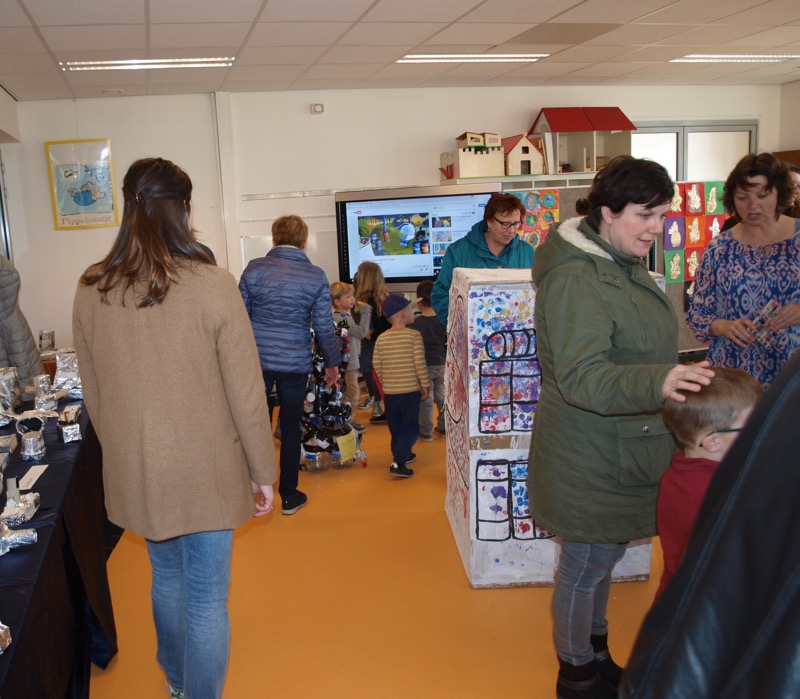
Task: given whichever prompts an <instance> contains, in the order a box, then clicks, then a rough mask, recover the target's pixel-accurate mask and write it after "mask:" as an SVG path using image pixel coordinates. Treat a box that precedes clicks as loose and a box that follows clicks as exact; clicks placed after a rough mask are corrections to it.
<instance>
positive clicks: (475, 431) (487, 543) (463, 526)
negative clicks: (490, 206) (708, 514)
mask: <svg viewBox="0 0 800 699" xmlns="http://www.w3.org/2000/svg"><path fill="white" fill-rule="evenodd" d="M534 303H535V292H534V291H533V288H532V286H531V281H530V270H528V269H462V268H457V269H455V270H454V272H453V283H452V286H451V288H450V312H449V319H448V332H447V339H448V348H447V368H446V380H445V386H446V426H447V464H446V469H447V494H446V502H445V510H446V512H447V517H448V520H449V521H450V526H451V528H452V530H453V536H454V537H455V540H456V545H457V546H458V550H459V553H460V555H461V559H462V561H463V564H464V568H465V570H466V573H467V578H468V579H469V582H470V584H471V585H472V586H473V587H505V586H512V585H546V584H551V583H552V582H553V580H554V575H555V569H556V564H557V558H558V551H559V546H558V544H557V541H556V540H555V539H554V538H553V537H552V535H551V534H550V533H549V532H547V531H544V530H543V529H542V528H541V527H540V526H538V525H537V524H536V522H534V521H533V520H532V519H531V514H530V507H529V501H528V483H527V478H528V447H529V445H530V437H531V430H532V428H533V421H534V419H535V414H536V407H537V404H538V400H539V390H540V388H541V369H540V367H539V360H538V356H537V352H536V330H535V328H534V327H533V309H534ZM649 571H650V544H649V540H648V541H645V542H633V543H632V544H631V546H630V547H629V549H628V551H627V553H626V555H625V557H624V558H623V559H622V560H621V561H620V562H619V564H618V565H617V567H616V568H615V569H614V577H613V579H614V580H644V579H647V576H648V574H649Z"/></svg>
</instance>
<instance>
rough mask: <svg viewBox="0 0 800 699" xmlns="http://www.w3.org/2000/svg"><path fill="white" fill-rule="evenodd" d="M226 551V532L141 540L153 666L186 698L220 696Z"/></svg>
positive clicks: (226, 632)
mask: <svg viewBox="0 0 800 699" xmlns="http://www.w3.org/2000/svg"><path fill="white" fill-rule="evenodd" d="M232 547H233V530H232V529H226V530H223V531H218V532H199V533H198V534H187V535H185V536H178V537H176V538H174V539H166V540H165V541H149V540H148V541H147V553H148V554H149V555H150V564H151V565H152V567H153V584H152V589H151V597H152V600H153V618H154V620H155V624H156V637H157V639H158V654H157V658H158V663H159V665H161V667H162V668H163V670H164V672H165V674H166V675H167V681H168V682H169V683H170V684H171V685H172V686H173V688H175V689H183V690H184V692H185V694H186V699H220V697H222V687H223V685H224V684H225V673H226V672H227V669H228V652H229V649H230V640H231V627H230V622H229V620H228V588H229V587H230V580H231V549H232Z"/></svg>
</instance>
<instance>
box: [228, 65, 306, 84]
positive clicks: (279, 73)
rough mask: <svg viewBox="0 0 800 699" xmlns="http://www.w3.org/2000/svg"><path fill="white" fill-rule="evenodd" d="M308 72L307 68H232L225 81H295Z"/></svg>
mask: <svg viewBox="0 0 800 699" xmlns="http://www.w3.org/2000/svg"><path fill="white" fill-rule="evenodd" d="M306 70H308V66H236V65H235V66H233V68H230V69H229V72H228V76H227V78H226V81H227V80H231V81H236V82H253V81H256V80H295V79H297V78H299V77H300V76H301V75H302V74H303V73H305V72H306Z"/></svg>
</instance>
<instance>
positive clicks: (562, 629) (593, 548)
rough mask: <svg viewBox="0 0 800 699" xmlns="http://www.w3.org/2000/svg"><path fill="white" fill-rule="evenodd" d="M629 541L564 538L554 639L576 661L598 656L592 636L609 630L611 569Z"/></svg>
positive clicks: (562, 655) (582, 662)
mask: <svg viewBox="0 0 800 699" xmlns="http://www.w3.org/2000/svg"><path fill="white" fill-rule="evenodd" d="M626 547H627V542H626V543H621V544H582V543H577V542H575V541H562V542H561V557H560V558H559V561H558V571H557V572H556V584H555V588H554V589H553V601H552V607H551V609H552V613H553V641H554V643H555V647H556V653H557V654H558V657H559V658H561V659H562V660H566V661H567V662H568V663H572V664H573V665H585V664H586V663H590V662H592V660H594V650H593V649H592V644H591V640H590V637H591V636H592V635H603V634H607V633H608V621H607V619H606V608H607V607H608V595H609V592H610V590H611V571H612V570H613V568H614V566H615V565H616V564H617V562H618V561H619V560H620V559H621V558H622V557H623V556H624V555H625V549H626Z"/></svg>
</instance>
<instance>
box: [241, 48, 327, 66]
mask: <svg viewBox="0 0 800 699" xmlns="http://www.w3.org/2000/svg"><path fill="white" fill-rule="evenodd" d="M325 51H326V49H325V47H324V46H251V47H250V48H246V49H242V52H241V53H240V54H239V55H238V56H237V57H236V65H237V66H247V65H284V64H287V63H288V64H294V65H311V64H312V63H314V62H315V61H316V60H317V59H318V58H319V57H320V56H321V55H322V54H323V53H325Z"/></svg>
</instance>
